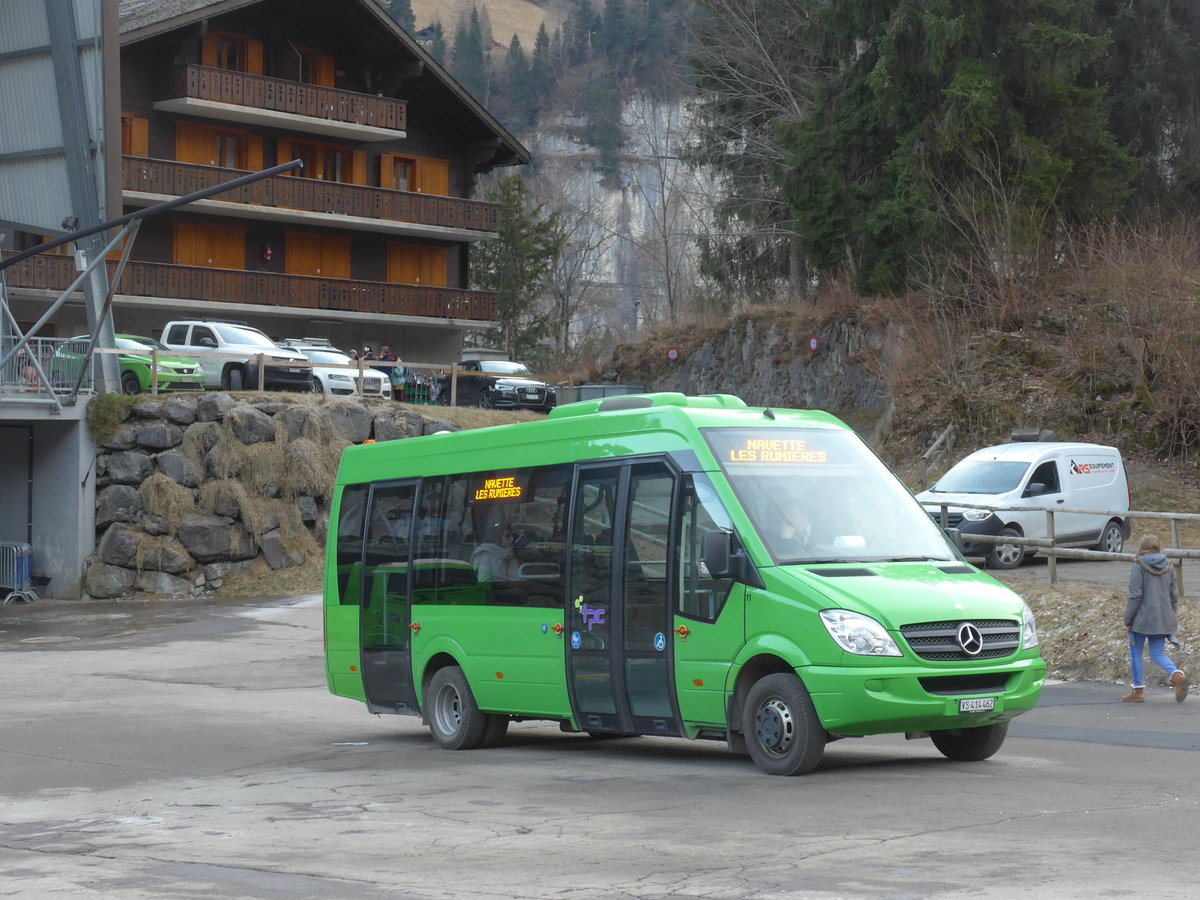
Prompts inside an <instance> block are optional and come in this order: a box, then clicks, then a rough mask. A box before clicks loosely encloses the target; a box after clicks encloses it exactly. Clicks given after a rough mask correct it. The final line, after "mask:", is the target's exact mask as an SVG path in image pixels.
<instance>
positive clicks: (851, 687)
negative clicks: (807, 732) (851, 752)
mask: <svg viewBox="0 0 1200 900" xmlns="http://www.w3.org/2000/svg"><path fill="white" fill-rule="evenodd" d="M852 672H853V673H854V674H852ZM796 674H798V675H799V676H800V678H801V679H802V680H803V681H804V684H805V686H806V687H807V688H808V691H809V694H810V695H811V697H812V701H813V705H814V706H815V708H816V711H817V716H818V717H819V718H820V720H821V724H822V725H823V726H824V727H825V730H826V731H829V732H831V733H832V734H835V735H844V736H847V737H852V736H860V735H868V734H895V733H900V732H905V733H911V732H924V731H941V730H944V729H947V728H973V727H977V726H981V725H996V724H1000V723H1003V722H1007V721H1008V720H1009V719H1011V718H1013V717H1014V716H1016V715H1019V714H1020V713H1023V712H1026V711H1027V710H1030V709H1033V707H1034V706H1035V705H1036V704H1037V700H1038V696H1039V695H1040V694H1041V692H1042V685H1043V684H1044V683H1045V679H1046V664H1045V662H1044V661H1043V660H1042V659H1041V658H1040V657H1034V658H1030V659H1022V660H1018V661H1016V662H1011V663H1007V664H1004V665H1001V666H996V667H993V668H988V669H984V670H979V669H975V670H961V669H960V670H954V669H946V670H930V669H929V668H924V667H922V668H895V667H886V668H885V667H878V668H868V667H863V668H861V669H857V670H850V669H847V668H845V667H841V666H838V667H820V666H814V667H810V668H804V669H799V670H797V673H796ZM980 675H983V676H996V681H997V684H998V685H999V687H998V688H997V689H995V690H990V689H989V690H974V689H964V690H961V691H955V692H951V691H950V690H946V689H943V688H942V687H941V685H942V684H944V683H948V682H947V681H945V680H947V679H952V678H954V677H955V676H969V677H970V676H980ZM927 687H929V688H931V689H933V690H937V691H938V693H931V692H930V690H928V689H927ZM988 698H991V699H992V701H993V703H992V708H991V709H985V710H983V711H978V712H963V711H962V706H960V701H962V700H965V699H983V700H984V701H985V703H984V704H982V705H984V706H986V705H988V704H987V703H986V700H987V699H988ZM973 705H980V704H973Z"/></svg>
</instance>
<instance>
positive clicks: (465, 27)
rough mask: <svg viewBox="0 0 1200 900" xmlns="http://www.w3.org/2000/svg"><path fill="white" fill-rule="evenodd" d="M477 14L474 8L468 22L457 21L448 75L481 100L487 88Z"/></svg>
mask: <svg viewBox="0 0 1200 900" xmlns="http://www.w3.org/2000/svg"><path fill="white" fill-rule="evenodd" d="M479 41H480V30H479V14H478V13H476V12H475V10H474V8H472V10H471V16H470V19H469V20H468V21H461V20H460V21H459V23H458V27H457V28H456V29H455V31H454V46H453V47H452V48H451V51H450V73H451V74H452V75H453V76H454V77H455V79H456V80H457V81H458V83H459V84H461V85H462V86H463V87H464V88H466V89H467V90H468V91H470V93H471V94H472V96H474V97H476V98H478V99H483V98H484V93H485V90H486V87H487V79H486V72H485V63H484V57H483V46H482V45H481V44H480V42H479Z"/></svg>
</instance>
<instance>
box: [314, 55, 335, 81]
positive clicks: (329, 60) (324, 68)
mask: <svg viewBox="0 0 1200 900" xmlns="http://www.w3.org/2000/svg"><path fill="white" fill-rule="evenodd" d="M335 68H336V67H335V66H334V64H333V57H332V56H330V55H329V54H328V53H322V54H321V55H320V57H318V58H317V84H319V85H321V86H322V87H333V81H334V71H335Z"/></svg>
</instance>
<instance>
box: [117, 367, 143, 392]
mask: <svg viewBox="0 0 1200 900" xmlns="http://www.w3.org/2000/svg"><path fill="white" fill-rule="evenodd" d="M141 392H142V383H141V382H140V381H138V377H137V375H135V374H134V373H133V372H122V373H121V393H122V394H140V393H141Z"/></svg>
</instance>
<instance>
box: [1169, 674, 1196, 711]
mask: <svg viewBox="0 0 1200 900" xmlns="http://www.w3.org/2000/svg"><path fill="white" fill-rule="evenodd" d="M1191 684H1192V683H1191V682H1190V681H1188V677H1187V676H1186V675H1184V674H1183V673H1182V672H1176V673H1175V674H1174V675H1172V676H1171V687H1173V688H1175V702H1176V703H1182V702H1183V701H1184V700H1186V699H1187V695H1188V688H1189V687H1190V686H1191Z"/></svg>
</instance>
